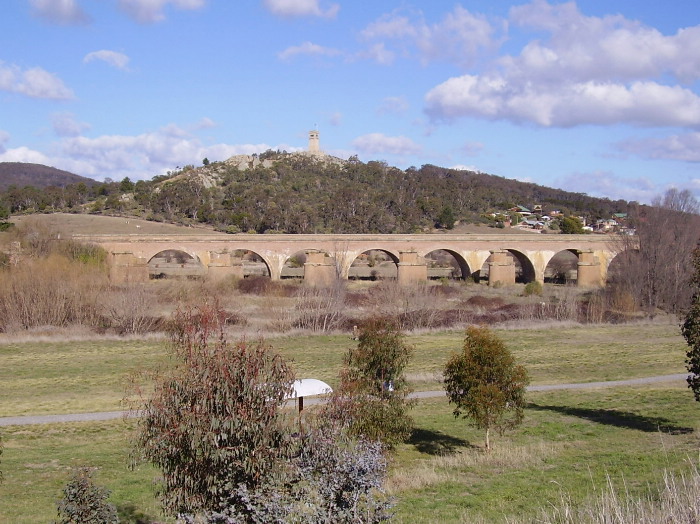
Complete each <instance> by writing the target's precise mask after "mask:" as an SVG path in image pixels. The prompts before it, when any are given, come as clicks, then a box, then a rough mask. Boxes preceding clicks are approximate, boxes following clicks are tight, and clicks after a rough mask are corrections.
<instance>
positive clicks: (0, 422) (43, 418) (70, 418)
mask: <svg viewBox="0 0 700 524" xmlns="http://www.w3.org/2000/svg"><path fill="white" fill-rule="evenodd" d="M687 376H688V374H687V373H679V374H676V375H659V376H655V377H644V378H632V379H628V380H611V381H608V382H583V383H580V384H552V385H546V386H530V387H528V388H527V390H528V391H552V390H556V389H594V388H613V387H619V386H634V385H637V384H656V383H659V382H680V381H683V382H685V379H686V378H687ZM443 395H445V391H444V390H440V391H417V392H415V393H412V394H411V395H410V398H431V397H440V396H443ZM314 400H315V399H307V400H306V402H305V403H306V405H312V404H316V403H317V402H318V401H316V402H314ZM137 415H138V414H133V413H129V412H128V411H102V412H99V413H71V414H66V415H27V416H22V417H0V426H26V425H32V424H56V423H62V422H91V421H96V420H113V419H116V418H124V417H135V416H137Z"/></svg>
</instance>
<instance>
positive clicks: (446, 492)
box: [0, 325, 700, 523]
mask: <svg viewBox="0 0 700 524" xmlns="http://www.w3.org/2000/svg"><path fill="white" fill-rule="evenodd" d="M498 333H499V335H500V336H502V337H503V338H504V340H506V342H507V344H508V346H509V347H510V348H511V349H512V350H513V352H514V353H515V355H516V357H517V358H518V360H519V361H520V362H522V363H523V364H525V366H526V367H527V368H528V369H529V370H530V373H531V375H532V379H533V384H555V383H567V382H590V381H601V380H615V379H624V378H638V377H645V376H652V375H661V374H668V373H680V372H682V371H683V370H684V351H685V345H684V341H683V339H682V338H681V337H680V335H679V334H678V328H677V326H673V325H620V326H595V327H591V326H586V327H578V326H573V327H562V326H559V327H557V326H548V327H546V328H533V329H507V330H498ZM461 340H462V333H461V332H443V333H429V334H420V335H413V336H410V337H409V341H410V342H411V343H412V344H414V346H415V348H416V350H415V355H414V359H413V362H412V364H411V366H410V368H409V375H410V377H411V378H412V379H413V381H414V386H415V387H416V388H417V389H437V387H438V386H439V384H438V382H437V380H436V376H437V373H438V372H439V370H440V369H441V367H442V365H443V364H444V362H445V360H446V359H447V358H448V356H449V354H450V353H451V351H453V350H456V349H457V348H458V347H459V346H460V345H461ZM270 342H271V343H272V345H273V346H275V347H276V348H278V349H279V350H280V351H282V352H283V354H284V355H285V356H287V357H290V358H292V359H293V360H294V366H295V369H296V371H297V374H298V376H300V377H314V378H321V379H324V380H327V381H329V382H330V383H331V384H333V383H334V382H335V376H336V374H337V371H338V369H339V367H340V365H341V362H342V355H343V353H344V352H345V350H346V349H347V348H348V347H350V346H351V345H352V344H353V341H352V340H350V339H349V338H348V337H347V336H346V335H337V336H298V337H286V338H285V337H282V338H275V339H273V340H270ZM166 363H167V358H166V351H165V345H164V341H162V340H158V339H152V340H119V339H104V340H78V341H65V342H51V341H46V340H41V341H40V340H34V341H32V340H27V341H24V342H15V343H9V342H5V343H2V342H1V341H0V416H8V415H19V414H46V413H67V412H89V411H101V410H114V409H120V403H119V401H120V399H121V398H122V397H123V395H124V385H125V383H126V377H127V375H128V374H129V373H132V372H134V371H137V370H139V369H144V368H146V369H148V368H153V367H154V366H158V365H165V364H166ZM528 402H529V406H528V409H527V411H526V419H525V423H524V424H523V426H522V427H520V428H519V429H518V430H516V431H514V432H512V433H509V434H507V435H505V436H503V437H498V436H496V437H495V439H494V447H495V449H494V451H493V452H492V453H489V454H486V453H484V452H483V451H482V444H483V435H482V434H481V433H480V432H479V431H476V430H475V429H473V428H471V427H470V426H468V425H467V423H466V421H464V420H456V419H454V417H453V416H452V409H451V407H450V406H449V405H448V403H447V402H446V400H445V399H443V398H436V399H429V400H423V401H420V402H419V403H418V405H417V406H416V408H415V410H414V412H413V415H414V417H415V420H416V429H415V431H414V435H413V437H412V439H411V441H410V442H409V443H407V444H404V445H402V446H400V447H399V449H398V450H397V452H396V454H395V455H394V458H393V462H392V466H391V476H390V479H389V487H390V489H391V492H392V494H393V495H394V496H396V499H397V508H396V509H397V515H396V521H397V522H402V523H404V522H405V523H408V522H464V521H466V522H505V521H506V519H509V521H510V522H513V521H517V520H520V521H523V522H525V521H530V520H531V519H533V518H534V517H536V516H537V515H538V514H539V513H540V512H541V511H543V510H545V509H547V508H548V507H550V506H551V505H556V503H557V502H558V501H559V500H561V499H562V498H565V499H568V500H571V501H572V503H573V504H579V503H581V502H582V501H584V500H586V498H588V497H592V496H595V495H596V494H597V493H599V491H600V489H601V488H602V487H604V485H605V482H606V476H609V477H610V479H611V481H612V482H613V483H615V484H616V485H619V486H621V487H623V488H624V489H627V490H628V491H629V492H630V494H632V495H639V494H650V493H651V496H653V490H654V489H655V486H657V485H658V483H660V482H661V481H662V474H663V471H664V470H668V471H681V470H688V469H689V468H690V466H691V464H692V462H693V461H697V453H698V444H699V442H698V437H697V429H698V425H699V424H700V414H699V413H698V410H697V405H696V404H695V402H694V401H693V398H692V395H691V393H690V392H689V390H688V389H687V388H685V387H684V385H683V384H682V383H681V384H672V383H671V384H656V385H647V386H635V387H621V388H613V389H602V388H601V389H593V390H585V391H579V390H577V391H566V390H563V391H550V392H539V393H530V394H529V395H528ZM133 424H134V422H133V421H123V420H117V421H110V422H94V423H72V424H51V425H41V426H11V427H5V428H1V430H0V433H1V434H2V438H3V442H4V444H5V452H4V454H3V455H2V457H1V460H2V462H1V463H0V470H2V472H3V474H4V482H3V483H2V484H1V485H0V522H8V523H14V522H18V523H24V522H27V523H29V522H47V521H50V520H51V519H52V518H55V502H56V500H57V499H58V498H60V496H61V487H62V486H63V484H64V483H65V482H66V480H67V478H68V476H69V474H70V469H71V468H72V467H75V466H78V465H84V464H89V465H92V466H96V467H98V468H99V469H98V472H97V475H96V479H97V482H98V483H100V484H103V485H106V486H107V487H109V488H110V489H111V490H112V497H111V500H112V501H113V502H114V503H115V504H117V506H118V507H119V508H120V512H121V516H122V520H123V521H124V522H150V521H152V520H159V521H163V520H165V519H164V518H163V516H162V515H161V514H160V513H159V508H158V503H157V501H156V499H155V496H154V490H153V485H152V483H153V479H154V477H156V476H157V472H156V471H154V470H153V469H152V468H150V467H149V466H140V467H139V468H138V469H136V470H134V471H131V470H129V469H128V468H127V462H128V452H129V442H130V434H131V431H132V429H133ZM650 490H651V491H650Z"/></svg>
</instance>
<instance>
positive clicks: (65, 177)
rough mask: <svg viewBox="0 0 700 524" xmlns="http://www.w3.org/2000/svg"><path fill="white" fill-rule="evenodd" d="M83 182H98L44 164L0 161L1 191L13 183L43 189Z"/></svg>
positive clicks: (89, 183) (91, 183) (18, 185)
mask: <svg viewBox="0 0 700 524" xmlns="http://www.w3.org/2000/svg"><path fill="white" fill-rule="evenodd" d="M81 182H82V183H83V184H86V185H88V186H90V185H94V184H97V183H98V182H97V181H95V180H93V179H91V178H86V177H82V176H79V175H75V174H73V173H70V172H68V171H63V170H62V169H56V168H55V167H50V166H45V165H43V164H30V163H27V162H0V191H6V190H7V189H8V188H9V187H10V186H13V185H14V186H17V187H25V186H33V187H36V188H38V189H43V188H46V187H66V186H68V185H71V184H79V183H81Z"/></svg>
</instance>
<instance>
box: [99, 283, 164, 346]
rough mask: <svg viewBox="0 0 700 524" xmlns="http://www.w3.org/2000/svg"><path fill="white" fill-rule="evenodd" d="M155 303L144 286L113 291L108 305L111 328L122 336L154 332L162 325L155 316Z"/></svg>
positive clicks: (133, 286)
mask: <svg viewBox="0 0 700 524" xmlns="http://www.w3.org/2000/svg"><path fill="white" fill-rule="evenodd" d="M155 303H156V300H155V298H154V296H153V295H152V294H151V293H149V292H148V291H147V290H146V288H145V286H144V285H143V284H135V285H131V286H128V287H123V288H119V289H113V290H112V292H111V293H110V294H109V297H108V299H107V304H106V309H107V313H108V315H109V319H110V323H111V326H112V327H113V328H114V329H115V330H116V331H117V332H118V333H119V334H120V335H124V334H141V333H148V332H149V331H153V330H154V328H156V327H157V326H159V325H160V318H159V317H158V316H154V315H153V310H154V306H155Z"/></svg>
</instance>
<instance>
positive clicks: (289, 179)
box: [0, 151, 630, 234]
mask: <svg viewBox="0 0 700 524" xmlns="http://www.w3.org/2000/svg"><path fill="white" fill-rule="evenodd" d="M517 205H521V206H525V207H529V208H530V209H532V208H534V206H535V205H537V206H541V212H542V213H543V214H546V213H550V212H552V211H555V210H556V211H559V212H561V214H563V215H570V214H573V215H581V216H585V217H587V218H589V219H597V218H609V217H610V216H611V215H612V214H613V213H627V212H629V207H630V204H629V203H628V202H625V201H622V200H618V201H611V200H609V199H601V198H594V197H590V196H588V195H584V194H581V193H571V192H567V191H561V190H558V189H552V188H548V187H544V186H540V185H537V184H533V183H525V182H519V181H517V180H509V179H506V178H503V177H499V176H495V175H489V174H485V173H477V172H472V171H465V170H456V169H449V168H442V167H438V166H433V165H424V166H422V167H420V168H415V167H410V168H408V169H406V170H401V169H398V168H396V167H391V166H389V165H387V164H386V163H385V162H377V161H371V162H367V163H364V162H360V161H359V160H358V159H357V158H355V157H351V158H350V159H348V160H341V159H339V158H335V157H331V156H327V155H314V154H309V153H286V152H279V151H277V152H275V151H267V152H265V153H263V154H260V155H250V156H245V155H240V156H236V157H232V158H230V159H228V160H226V161H223V162H213V163H208V162H207V164H206V165H204V166H200V167H194V166H186V167H185V168H183V169H179V170H177V171H174V172H169V173H168V174H167V175H163V176H157V177H154V178H153V179H152V180H148V181H143V180H142V181H138V182H136V183H133V182H132V181H130V180H129V179H128V178H126V179H124V180H122V181H121V182H107V183H101V184H98V185H92V186H86V185H81V184H70V185H68V186H65V187H64V188H47V189H44V190H41V191H39V190H36V189H35V190H32V189H31V188H23V189H21V190H20V189H18V188H15V189H13V190H12V191H5V192H4V193H0V206H4V207H6V208H7V209H9V210H10V212H11V213H13V214H18V213H31V212H36V211H42V212H56V211H64V212H70V213H90V214H106V215H120V216H130V217H138V218H143V219H146V220H150V221H155V222H171V223H179V224H184V225H199V226H201V225H207V226H209V227H212V228H214V229H215V230H218V231H223V232H227V233H238V232H257V233H292V234H294V233H418V232H430V231H433V230H434V229H435V228H436V227H438V228H448V229H449V228H450V227H452V225H453V224H454V223H455V221H457V222H458V223H459V224H460V226H459V227H460V229H463V228H464V225H465V224H488V225H492V226H495V225H496V223H495V221H494V220H493V218H492V217H491V216H490V214H491V213H494V212H499V211H503V210H506V209H509V208H513V207H515V206H517ZM538 209H539V208H538Z"/></svg>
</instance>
